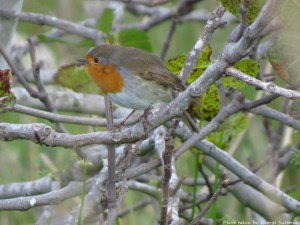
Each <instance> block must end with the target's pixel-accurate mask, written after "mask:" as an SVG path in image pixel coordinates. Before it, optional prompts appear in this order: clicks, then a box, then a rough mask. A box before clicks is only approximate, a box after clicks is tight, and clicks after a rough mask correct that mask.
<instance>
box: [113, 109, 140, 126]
mask: <svg viewBox="0 0 300 225" xmlns="http://www.w3.org/2000/svg"><path fill="white" fill-rule="evenodd" d="M135 111H136V110H135V109H134V110H132V111H131V112H130V113H129V114H128V116H126V117H125V119H124V120H123V121H122V122H121V123H120V124H119V125H118V126H117V127H122V126H124V125H125V123H126V121H127V120H128V119H129V118H130V117H131V116H132V114H133V113H135Z"/></svg>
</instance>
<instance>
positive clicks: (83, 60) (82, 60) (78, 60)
mask: <svg viewBox="0 0 300 225" xmlns="http://www.w3.org/2000/svg"><path fill="white" fill-rule="evenodd" d="M77 62H80V63H82V64H86V63H87V60H86V59H77Z"/></svg>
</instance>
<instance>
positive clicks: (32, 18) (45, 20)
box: [0, 10, 105, 43]
mask: <svg viewBox="0 0 300 225" xmlns="http://www.w3.org/2000/svg"><path fill="white" fill-rule="evenodd" d="M0 15H3V16H12V17H18V18H19V20H20V21H26V22H31V23H36V24H39V25H48V26H51V27H57V28H59V29H62V30H65V31H67V32H69V33H72V34H77V35H79V36H82V37H85V38H89V39H92V40H94V41H95V42H96V43H98V42H99V41H100V40H103V38H104V37H105V35H104V34H103V33H102V32H101V31H98V30H96V29H93V28H89V27H86V26H83V25H81V24H78V23H73V22H70V21H67V20H63V19H59V18H57V17H53V16H47V15H43V14H39V13H23V12H21V13H15V12H11V11H4V10H0Z"/></svg>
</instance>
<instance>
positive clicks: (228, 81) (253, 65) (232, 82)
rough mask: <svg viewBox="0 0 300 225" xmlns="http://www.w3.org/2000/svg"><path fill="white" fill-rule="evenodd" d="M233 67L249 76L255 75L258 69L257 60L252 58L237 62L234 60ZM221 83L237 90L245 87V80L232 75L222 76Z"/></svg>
mask: <svg viewBox="0 0 300 225" xmlns="http://www.w3.org/2000/svg"><path fill="white" fill-rule="evenodd" d="M233 67H234V68H236V69H238V70H239V71H241V72H243V73H245V74H247V75H249V76H251V77H256V76H257V74H258V71H259V68H258V64H257V62H256V61H254V60H252V59H243V60H241V61H239V62H236V63H235V64H234V65H233ZM222 83H223V86H224V87H225V88H233V89H236V90H239V91H241V90H243V89H244V88H245V87H247V84H246V83H245V82H243V81H240V80H238V79H236V78H234V77H224V78H223V79H222Z"/></svg>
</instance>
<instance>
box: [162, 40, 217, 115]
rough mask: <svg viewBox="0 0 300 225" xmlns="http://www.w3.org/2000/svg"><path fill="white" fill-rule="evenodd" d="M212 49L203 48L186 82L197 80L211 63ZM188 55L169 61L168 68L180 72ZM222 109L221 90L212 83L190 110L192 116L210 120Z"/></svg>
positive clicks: (175, 72) (207, 46) (176, 72)
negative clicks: (220, 101)
mask: <svg viewBox="0 0 300 225" xmlns="http://www.w3.org/2000/svg"><path fill="white" fill-rule="evenodd" d="M211 54H212V50H211V48H210V46H209V45H206V46H205V48H204V49H203V50H202V52H201V54H200V56H199V58H198V60H197V62H196V65H195V67H194V69H193V71H192V72H191V74H190V76H189V78H188V80H187V82H186V84H187V85H190V84H191V83H193V82H194V81H195V80H197V79H198V78H199V77H200V76H201V74H202V73H203V72H204V71H205V69H206V68H207V66H208V65H209V64H210V56H211ZM185 58H186V55H181V56H178V57H176V58H174V59H171V60H169V61H168V63H167V65H166V66H167V68H168V69H169V70H170V71H171V72H172V73H174V74H179V72H180V70H181V68H182V66H183V64H184V61H185ZM219 110H220V103H219V92H218V89H217V86H216V85H215V84H213V85H211V86H210V87H209V88H208V89H207V90H206V91H205V92H204V93H203V95H202V96H201V97H200V98H197V99H196V100H195V101H194V102H193V103H192V104H191V105H190V107H189V109H188V112H189V113H190V114H191V116H192V117H194V118H197V119H200V120H209V119H211V118H213V117H214V116H215V115H216V114H217V113H218V112H219Z"/></svg>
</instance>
